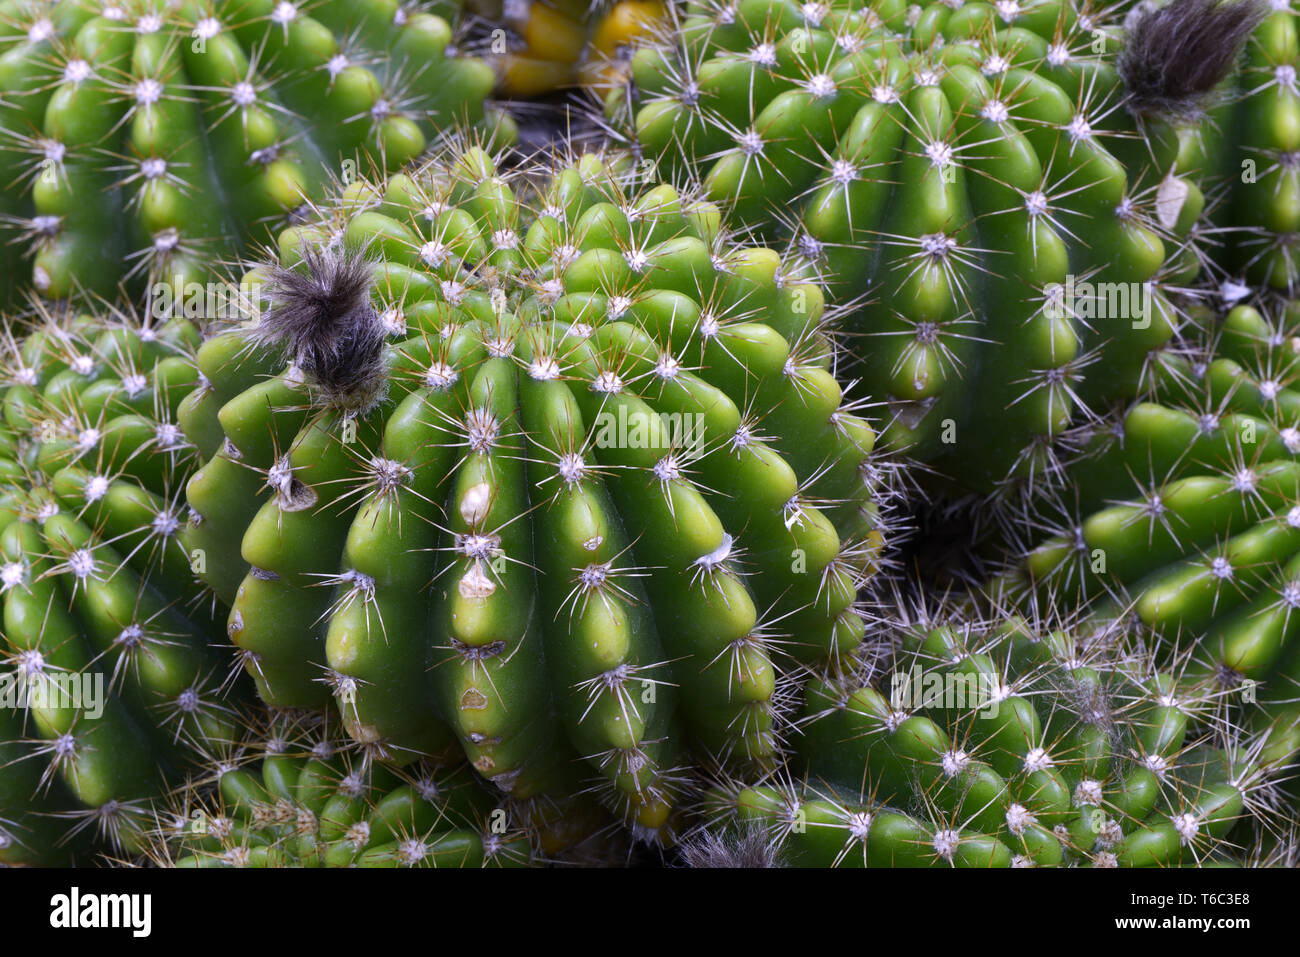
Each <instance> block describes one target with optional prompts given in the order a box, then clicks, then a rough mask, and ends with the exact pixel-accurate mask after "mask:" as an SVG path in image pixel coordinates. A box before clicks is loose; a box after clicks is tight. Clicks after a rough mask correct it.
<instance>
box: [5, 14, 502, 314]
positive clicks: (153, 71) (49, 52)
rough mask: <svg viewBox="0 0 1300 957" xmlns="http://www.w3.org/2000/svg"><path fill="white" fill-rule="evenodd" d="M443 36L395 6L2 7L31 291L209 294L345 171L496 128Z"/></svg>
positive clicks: (8, 103)
mask: <svg viewBox="0 0 1300 957" xmlns="http://www.w3.org/2000/svg"><path fill="white" fill-rule="evenodd" d="M451 38H452V36H451V28H450V27H449V26H448V24H447V22H446V21H445V20H443V19H442V18H440V17H437V16H434V15H432V14H427V13H419V12H417V13H410V12H409V11H407V10H406V8H405V7H404V6H402V5H400V4H399V3H398V2H397V0H365V2H362V3H355V2H342V0H338V2H334V0H330V2H325V3H316V4H311V5H310V6H309V7H307V6H303V5H300V4H297V3H294V2H292V0H284V2H276V0H122V2H115V0H114V2H106V3H103V4H94V3H89V2H82V0H55V2H51V0H5V2H4V3H3V4H0V163H2V164H3V165H4V167H5V169H6V170H8V171H11V172H10V173H9V174H8V175H6V177H5V183H4V184H3V186H0V190H3V192H4V197H3V200H0V213H3V214H4V215H5V218H6V220H7V221H8V222H9V223H10V224H11V225H12V227H13V231H15V232H16V233H17V238H19V239H22V240H25V241H27V249H28V253H29V255H31V257H32V266H31V270H32V271H31V276H32V281H33V284H34V286H35V287H36V288H37V289H38V290H39V291H41V292H42V293H43V294H45V295H47V296H49V297H51V298H56V299H58V298H64V297H66V296H68V295H69V294H71V293H72V292H74V291H75V290H77V289H83V290H89V291H93V292H97V293H101V294H111V293H112V292H113V291H114V290H115V289H116V287H117V285H118V284H119V283H120V282H122V281H124V280H126V281H132V282H137V283H139V284H145V283H149V282H169V283H170V282H178V283H182V284H184V283H188V282H202V281H205V280H206V279H207V278H209V277H210V276H211V275H212V272H213V270H212V267H213V264H214V263H216V262H219V261H221V260H231V261H234V260H237V259H238V257H239V256H240V255H241V254H242V253H243V252H244V251H245V250H247V249H249V248H250V247H251V244H255V243H257V242H259V241H263V240H266V239H269V238H270V237H272V236H273V235H274V233H275V231H276V230H277V229H278V228H279V227H280V226H283V225H284V224H285V223H286V222H292V221H293V220H294V219H295V218H296V217H298V216H300V215H301V214H302V211H303V209H304V207H305V206H307V205H308V204H309V203H310V202H311V200H312V199H313V198H314V197H316V196H318V195H320V194H321V193H322V191H323V190H324V188H325V187H326V186H327V185H328V184H329V183H330V182H332V181H334V180H338V179H343V180H347V179H349V178H351V176H352V175H353V174H354V172H356V170H354V167H358V168H359V169H361V170H364V169H366V168H368V167H369V166H370V165H371V164H375V165H378V166H379V167H380V168H387V169H394V168H396V167H398V166H400V165H401V164H402V163H405V162H407V161H408V160H410V159H411V158H412V157H414V156H416V155H418V154H419V153H420V152H421V151H423V150H424V149H425V147H426V145H427V143H428V142H429V141H430V140H431V139H433V138H435V137H436V136H437V135H438V133H439V132H440V130H441V129H442V128H443V127H444V126H446V125H447V124H448V123H450V122H452V121H462V122H470V123H479V124H482V125H485V126H486V125H489V124H491V125H494V126H495V125H497V124H498V122H499V121H500V118H497V117H489V116H487V115H486V114H485V112H484V99H485V97H486V96H487V95H488V93H489V92H490V91H491V88H492V84H493V74H492V70H491V68H490V67H488V66H487V64H485V63H483V62H482V61H481V60H478V59H474V58H467V57H460V56H453V55H451V53H450V51H449V49H448V44H449V42H450V40H451ZM500 122H502V123H505V125H504V126H502V128H501V129H500V133H501V135H502V136H504V137H508V136H509V135H510V129H509V125H508V122H505V121H500ZM9 238H10V240H12V239H13V237H9Z"/></svg>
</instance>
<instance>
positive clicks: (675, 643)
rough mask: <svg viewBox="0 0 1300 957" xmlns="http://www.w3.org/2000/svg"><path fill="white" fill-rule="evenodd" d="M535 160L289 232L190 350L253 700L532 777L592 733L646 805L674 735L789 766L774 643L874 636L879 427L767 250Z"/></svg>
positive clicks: (592, 750) (218, 549)
mask: <svg viewBox="0 0 1300 957" xmlns="http://www.w3.org/2000/svg"><path fill="white" fill-rule="evenodd" d="M543 179H544V180H545V181H544V183H543V185H542V186H541V187H540V188H539V189H538V190H537V191H534V189H533V188H532V187H530V186H529V184H528V178H527V177H524V176H522V175H515V176H506V175H503V174H500V173H499V172H498V171H497V170H496V169H495V168H494V166H493V164H492V161H491V160H490V159H489V157H488V156H487V155H486V154H485V153H483V152H482V151H481V150H479V149H477V148H474V149H470V150H467V151H465V152H463V153H460V154H458V155H457V156H456V157H454V158H453V159H452V160H451V161H449V162H444V163H441V164H434V165H431V166H429V167H428V168H426V169H423V170H421V171H419V172H418V173H415V174H413V175H411V176H406V175H399V176H395V177H392V178H390V179H389V180H388V181H387V182H386V184H382V185H380V186H377V187H370V188H358V189H356V190H353V191H351V192H350V193H349V194H348V195H347V196H345V197H344V199H343V201H342V203H341V204H340V207H339V209H338V210H337V216H336V217H335V218H334V219H332V220H330V221H328V222H325V223H321V224H317V225H312V226H304V227H300V228H296V229H294V230H291V231H289V232H287V233H286V234H285V235H284V236H283V237H282V240H281V246H282V250H283V261H282V265H281V266H280V267H279V268H277V269H273V270H271V272H270V275H269V277H265V276H264V278H267V279H268V285H267V287H265V288H266V289H267V290H268V291H269V303H270V305H269V308H268V309H267V310H266V311H265V312H264V314H263V316H262V317H261V318H260V320H259V321H258V322H257V324H255V325H252V326H246V327H243V328H237V329H234V330H232V331H229V332H225V333H223V334H220V335H216V336H215V337H213V338H210V339H209V340H208V341H207V342H205V343H204V345H203V346H202V348H201V349H200V350H199V368H200V370H201V371H202V374H203V376H204V380H203V385H202V388H200V389H199V390H197V391H196V392H195V393H194V394H193V395H191V396H190V397H189V398H187V399H186V401H185V403H184V406H183V408H182V410H181V417H182V421H183V422H184V423H185V427H186V431H187V434H188V435H189V436H190V437H191V440H192V441H193V442H194V443H195V444H196V445H197V446H198V447H199V448H200V450H201V451H202V453H203V454H204V455H205V456H210V458H209V460H208V462H207V464H206V465H204V466H203V468H202V469H201V470H200V471H199V472H198V473H197V474H196V475H195V476H194V478H193V479H192V480H191V481H190V484H189V489H188V499H189V504H190V508H191V520H190V522H189V524H188V526H187V529H186V532H185V535H186V542H187V545H188V547H189V548H190V549H191V551H193V550H195V549H199V550H201V551H202V552H203V554H204V555H205V556H206V566H205V567H206V571H205V572H204V576H205V578H206V580H207V581H209V582H210V583H211V584H212V586H213V587H214V589H215V590H216V591H217V593H218V594H219V595H221V596H222V597H223V598H224V599H225V600H227V601H228V602H229V603H230V604H231V607H232V610H231V614H230V636H231V639H232V640H233V641H234V642H235V644H236V645H238V646H239V647H240V648H241V649H242V650H243V654H244V657H245V662H246V665H247V667H248V669H249V671H250V673H251V674H252V675H253V677H254V679H255V681H256V682H257V684H258V687H259V690H260V691H261V693H262V696H263V697H264V698H265V699H266V700H267V701H269V702H271V703H272V704H276V705H283V706H295V707H296V706H303V705H317V704H320V703H321V702H323V701H325V700H328V697H329V695H330V693H332V694H333V695H334V697H335V698H336V699H337V701H338V704H339V707H340V710H341V712H342V715H343V719H344V722H345V724H346V726H347V728H348V731H349V732H350V733H351V735H352V736H353V737H354V738H355V739H357V740H359V741H363V742H368V743H377V744H382V745H384V746H386V747H387V748H389V751H390V753H391V754H392V755H393V756H394V757H396V758H398V759H402V758H405V757H410V756H414V755H415V754H421V753H422V754H436V753H442V752H443V750H444V749H445V748H447V746H448V745H449V744H451V743H453V741H454V742H457V743H458V746H459V747H460V748H463V750H464V752H465V754H466V755H468V756H469V758H470V759H471V761H472V763H473V764H474V766H475V768H477V769H478V771H479V772H480V773H481V774H483V775H484V776H486V777H488V778H491V779H492V780H494V781H495V782H497V783H498V784H499V785H501V786H502V787H504V788H505V789H507V790H508V791H510V792H511V793H512V794H513V795H515V796H516V797H519V798H527V797H531V796H535V795H539V794H546V793H553V792H557V791H560V790H562V789H564V788H567V787H569V785H568V784H566V783H564V782H565V780H566V779H567V778H569V777H571V776H573V775H574V774H575V773H578V768H577V767H576V765H575V763H574V762H575V760H576V759H577V758H578V757H581V758H583V759H586V762H587V763H588V766H589V769H588V770H587V771H582V772H581V775H590V774H591V773H592V769H594V770H596V771H598V772H599V774H600V775H601V777H602V778H603V779H607V780H608V781H610V782H613V784H614V785H615V788H616V791H617V794H618V795H621V796H622V799H623V800H625V801H626V802H627V806H628V811H629V813H630V814H631V815H632V816H633V817H634V818H635V820H636V821H637V822H638V823H640V824H644V825H646V826H648V827H658V826H659V825H660V824H662V823H663V821H664V819H665V815H666V814H667V812H668V807H669V804H670V797H671V794H672V792H673V790H674V787H675V784H674V782H675V775H674V772H673V769H674V767H676V764H677V761H678V760H679V755H680V754H681V753H682V752H683V751H684V747H683V745H684V744H685V745H688V746H699V747H703V748H706V749H708V750H710V751H712V752H716V753H720V754H723V755H729V756H730V757H732V758H733V759H735V760H739V761H744V760H754V761H760V762H761V761H770V760H771V759H772V758H773V757H774V755H775V753H776V750H777V742H776V736H777V731H778V730H779V717H780V704H781V701H782V698H783V691H782V689H783V688H785V687H786V686H787V684H788V682H786V681H785V680H784V676H785V675H786V674H787V673H789V672H790V671H792V669H790V668H789V667H787V666H786V661H788V660H805V661H818V662H822V663H827V664H830V663H834V662H836V661H839V660H841V659H843V658H844V657H845V656H846V655H850V654H851V652H852V649H853V648H854V647H855V646H856V645H857V644H858V643H859V642H860V640H861V637H862V633H863V628H864V625H863V620H862V618H861V617H860V616H859V615H858V614H857V610H856V601H857V590H858V586H859V585H860V584H861V582H862V581H863V579H864V578H865V577H866V576H867V575H868V574H869V573H870V571H871V569H872V567H873V562H874V561H875V557H876V555H877V552H878V550H879V547H880V545H881V540H882V533H881V529H880V527H879V525H880V517H879V510H878V508H877V504H876V502H875V500H874V499H875V497H876V495H877V493H878V491H879V489H878V488H877V487H876V485H877V483H878V482H879V476H878V475H877V474H876V472H875V470H874V469H873V466H872V463H871V459H870V453H871V448H872V443H873V440H874V435H873V433H872V431H871V429H870V427H869V426H868V425H867V423H866V421H865V420H863V419H862V418H860V417H859V416H857V415H856V414H854V413H853V412H852V411H851V408H850V407H849V406H847V405H846V404H845V403H844V402H843V398H842V395H841V390H840V387H839V385H837V384H836V382H835V379H834V377H833V376H832V375H831V373H830V371H829V370H828V363H829V361H830V352H829V349H828V346H827V343H826V342H825V340H824V339H823V338H822V337H821V335H820V333H819V331H818V327H819V318H820V315H821V309H822V300H821V297H820V292H819V290H818V289H817V287H816V286H815V285H812V284H809V283H804V282H786V281H785V280H784V279H783V278H782V276H781V274H780V272H779V269H778V265H779V263H778V259H777V257H776V255H775V254H774V253H772V252H771V251H769V250H766V249H761V248H743V247H731V246H729V245H727V244H725V243H723V242H721V241H720V240H719V239H718V238H717V235H716V233H717V210H716V209H715V208H713V207H712V206H710V205H709V204H707V203H692V202H689V201H687V200H684V199H683V198H682V197H680V196H678V194H677V193H676V191H675V190H674V189H672V188H671V187H669V186H664V185H658V184H655V183H645V182H643V181H642V180H641V179H640V178H639V174H638V172H637V170H636V169H633V168H631V167H620V166H619V165H618V164H617V163H615V164H613V165H611V164H609V163H606V162H605V161H603V160H602V159H601V158H599V157H597V156H593V155H589V156H585V157H583V158H581V159H580V160H578V161H577V162H576V163H574V164H573V165H571V166H568V167H565V168H561V169H558V170H556V171H555V172H554V173H553V174H549V175H548V176H546V177H543ZM516 189H518V190H519V192H516ZM357 249H364V250H366V253H365V255H366V256H368V257H369V259H361V258H358V254H357V253H356V252H355V250H357ZM304 259H305V261H304Z"/></svg>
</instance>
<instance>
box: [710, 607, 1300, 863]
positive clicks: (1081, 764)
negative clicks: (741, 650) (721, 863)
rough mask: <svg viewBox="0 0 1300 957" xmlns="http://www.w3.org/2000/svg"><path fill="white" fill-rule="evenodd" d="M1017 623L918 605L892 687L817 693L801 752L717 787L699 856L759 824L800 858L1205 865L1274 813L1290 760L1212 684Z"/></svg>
mask: <svg viewBox="0 0 1300 957" xmlns="http://www.w3.org/2000/svg"><path fill="white" fill-rule="evenodd" d="M1001 618H1002V620H1001V621H1000V622H999V623H998V624H997V625H989V624H986V623H983V622H980V621H977V620H971V619H969V618H962V617H957V616H955V615H950V614H947V613H944V614H942V615H941V617H940V619H939V621H940V622H941V623H936V622H935V621H933V620H925V619H921V620H917V621H912V620H908V618H907V616H906V615H904V616H901V617H900V618H899V620H898V621H897V622H896V625H895V627H896V629H897V631H898V632H900V634H898V635H896V636H893V637H894V639H895V640H897V641H898V642H899V643H900V647H899V651H898V654H897V656H896V657H895V664H894V672H893V676H892V677H891V679H890V682H889V685H888V687H876V686H873V685H872V684H871V683H870V682H869V681H867V680H865V679H864V678H863V677H857V678H853V679H848V680H846V679H844V678H840V679H834V680H829V681H822V682H817V683H814V684H813V685H812V686H810V688H809V690H808V698H807V703H806V705H805V709H804V712H803V715H802V718H801V722H802V725H803V737H802V742H801V744H800V752H801V755H802V763H800V764H796V765H795V766H793V767H792V769H791V770H789V771H788V772H787V773H786V774H785V775H783V776H781V775H778V776H775V777H773V778H768V779H757V780H746V779H740V780H735V779H731V780H723V781H722V782H720V783H719V784H717V785H715V786H714V787H713V788H712V789H711V790H710V791H709V792H708V793H707V794H706V795H705V798H704V801H703V802H702V806H703V807H704V808H705V809H707V811H708V813H709V815H710V816H709V820H708V821H707V823H706V824H705V825H704V828H703V833H704V837H703V838H701V837H700V836H698V835H696V836H693V837H691V838H690V839H689V840H688V841H687V846H688V849H689V851H688V854H687V859H688V860H690V859H692V858H696V857H701V856H704V857H705V859H706V860H707V859H708V856H707V855H702V854H701V850H700V849H701V848H705V849H708V848H710V847H714V848H716V847H717V846H719V845H721V846H722V847H723V848H724V849H725V848H735V847H744V846H745V845H746V843H751V844H752V842H753V837H752V834H754V833H757V834H760V835H762V836H763V837H765V838H766V842H767V847H768V857H769V860H770V861H773V862H775V863H777V864H783V865H786V866H798V867H829V866H845V867H863V866H867V867H1007V866H1011V867H1018V866H1020V867H1023V866H1095V867H1114V866H1167V865H1184V866H1188V865H1195V864H1202V863H1208V862H1210V861H1211V860H1215V859H1217V858H1219V857H1221V856H1231V855H1233V854H1234V853H1235V852H1236V849H1237V844H1236V841H1237V840H1238V839H1239V836H1240V833H1243V832H1250V831H1251V830H1252V822H1250V821H1248V820H1247V819H1248V818H1253V817H1260V818H1263V819H1271V818H1270V812H1269V809H1270V806H1271V805H1270V801H1271V800H1272V797H1273V794H1274V791H1275V779H1276V777H1277V772H1278V769H1277V768H1276V767H1274V766H1271V765H1269V764H1267V763H1266V762H1265V761H1263V759H1261V757H1260V754H1259V749H1258V747H1257V742H1256V741H1255V740H1254V739H1252V738H1250V737H1249V736H1246V735H1243V734H1238V733H1235V732H1234V733H1225V732H1224V731H1223V729H1221V728H1219V727H1218V726H1217V725H1216V724H1215V723H1214V722H1213V721H1211V720H1207V719H1208V718H1209V716H1210V715H1211V714H1212V712H1213V706H1212V700H1213V699H1212V696H1209V695H1206V694H1205V693H1203V692H1202V691H1201V690H1200V689H1198V688H1197V687H1196V686H1195V685H1194V683H1191V682H1189V681H1187V680H1186V679H1185V677H1184V676H1181V675H1177V674H1175V673H1171V672H1162V671H1160V670H1158V669H1156V668H1154V667H1153V666H1152V665H1151V663H1150V661H1149V660H1147V659H1144V658H1141V657H1133V656H1130V655H1126V654H1124V653H1122V652H1121V651H1119V650H1117V649H1115V648H1112V647H1109V646H1108V645H1107V644H1106V643H1105V642H1091V641H1088V640H1086V638H1085V634H1086V633H1085V632H1081V631H1076V630H1074V629H1073V628H1069V627H1063V628H1057V629H1054V630H1046V629H1044V628H1042V627H1041V626H1040V627H1031V626H1030V624H1029V623H1027V622H1026V621H1024V620H1022V619H1018V618H1007V617H1006V616H1005V615H1003V616H1001ZM1247 839H1248V840H1251V841H1253V838H1247ZM750 856H751V857H753V856H754V855H753V852H752V851H751V852H750Z"/></svg>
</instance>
